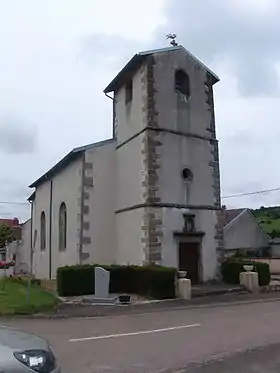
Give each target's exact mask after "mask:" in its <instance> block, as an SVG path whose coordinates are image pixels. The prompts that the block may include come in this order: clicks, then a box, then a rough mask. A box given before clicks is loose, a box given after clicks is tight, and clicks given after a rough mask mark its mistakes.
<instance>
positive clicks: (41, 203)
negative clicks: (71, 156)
mask: <svg viewBox="0 0 280 373" xmlns="http://www.w3.org/2000/svg"><path fill="white" fill-rule="evenodd" d="M81 165H82V162H81V159H78V160H75V161H73V162H72V163H70V164H69V165H68V166H67V167H65V168H64V169H63V170H61V171H60V172H59V173H57V174H56V175H55V176H54V177H53V178H52V183H53V191H52V239H51V276H52V278H55V277H56V270H57V268H58V267H59V266H62V265H71V264H76V263H78V254H79V253H78V243H79V228H80V224H79V221H80V220H79V219H80V215H79V214H80V208H79V198H80V188H81V172H82V171H81ZM50 190H51V183H50V182H49V181H46V182H44V183H42V184H41V185H39V186H38V187H37V188H36V197H35V201H34V202H33V203H34V207H33V212H34V221H33V237H34V235H35V231H36V230H37V238H36V242H35V246H34V259H33V263H34V274H35V276H36V277H37V278H49V264H50V240H49V238H50ZM62 202H64V203H65V204H66V207H67V248H66V250H64V251H60V250H59V208H60V205H61V203H62ZM42 211H44V212H45V214H46V249H45V250H43V251H42V250H41V247H40V234H41V232H40V218H41V213H42Z"/></svg>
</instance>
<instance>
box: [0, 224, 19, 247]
mask: <svg viewBox="0 0 280 373" xmlns="http://www.w3.org/2000/svg"><path fill="white" fill-rule="evenodd" d="M15 240H16V237H15V233H14V230H13V228H11V227H9V226H8V225H6V224H0V249H2V250H3V249H4V250H5V249H6V248H7V246H8V245H9V244H10V243H11V242H13V241H15Z"/></svg>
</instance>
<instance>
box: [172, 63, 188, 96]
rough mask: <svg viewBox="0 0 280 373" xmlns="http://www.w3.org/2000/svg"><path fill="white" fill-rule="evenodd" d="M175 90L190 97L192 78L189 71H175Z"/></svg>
mask: <svg viewBox="0 0 280 373" xmlns="http://www.w3.org/2000/svg"><path fill="white" fill-rule="evenodd" d="M175 91H176V92H179V93H181V94H183V95H185V96H186V97H187V98H188V97H190V94H191V92H190V79H189V76H188V74H187V73H185V71H183V70H176V72H175Z"/></svg>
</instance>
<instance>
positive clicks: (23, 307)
mask: <svg viewBox="0 0 280 373" xmlns="http://www.w3.org/2000/svg"><path fill="white" fill-rule="evenodd" d="M3 289H4V290H3ZM27 289H28V287H27V284H26V282H22V283H19V282H16V281H15V280H10V279H9V278H7V279H5V280H4V279H0V315H12V314H31V313H36V312H44V311H49V310H52V309H54V308H55V307H56V306H57V304H58V301H57V298H56V297H55V295H54V294H52V293H49V292H47V291H45V290H43V289H42V288H41V287H40V286H38V285H31V286H30V297H29V301H28V300H27V296H26V294H27Z"/></svg>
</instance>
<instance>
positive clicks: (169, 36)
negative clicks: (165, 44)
mask: <svg viewBox="0 0 280 373" xmlns="http://www.w3.org/2000/svg"><path fill="white" fill-rule="evenodd" d="M176 37H177V35H176V34H167V35H166V39H167V40H168V39H171V42H170V44H171V45H172V46H173V47H176V46H177V45H178V43H177V42H176V40H175V39H176Z"/></svg>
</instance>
